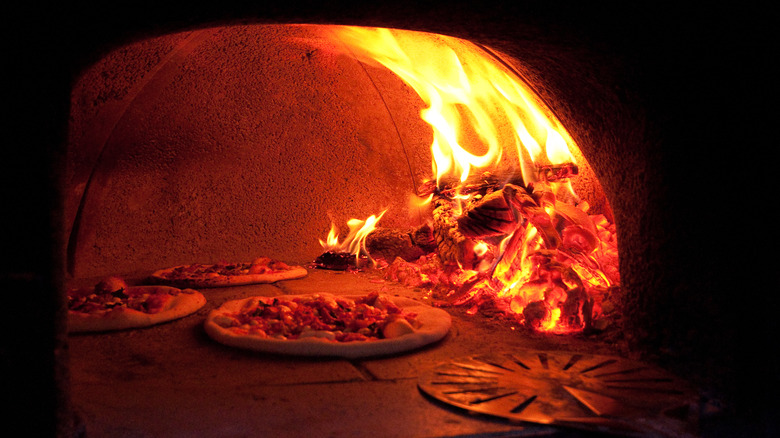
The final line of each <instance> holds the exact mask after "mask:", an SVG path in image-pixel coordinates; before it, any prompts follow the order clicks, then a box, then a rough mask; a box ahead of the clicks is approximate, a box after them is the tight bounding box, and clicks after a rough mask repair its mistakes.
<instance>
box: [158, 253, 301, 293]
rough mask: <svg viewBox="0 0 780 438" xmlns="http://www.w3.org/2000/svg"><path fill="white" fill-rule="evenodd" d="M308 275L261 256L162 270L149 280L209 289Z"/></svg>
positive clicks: (170, 284)
mask: <svg viewBox="0 0 780 438" xmlns="http://www.w3.org/2000/svg"><path fill="white" fill-rule="evenodd" d="M307 274H308V271H306V268H304V267H302V266H295V265H288V264H287V263H284V262H282V261H279V260H274V259H272V258H270V257H260V258H257V259H255V260H253V261H252V262H251V263H215V264H200V263H193V264H189V265H182V266H176V267H173V268H167V269H161V270H159V271H157V272H154V273H153V274H152V275H151V278H150V280H152V281H153V282H154V283H156V284H165V285H168V286H175V287H192V288H206V287H227V286H242V285H246V284H256V283H274V282H277V281H281V280H292V279H295V278H301V277H305V276H306V275H307Z"/></svg>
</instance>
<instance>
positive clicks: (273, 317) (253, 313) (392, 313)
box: [214, 293, 417, 342]
mask: <svg viewBox="0 0 780 438" xmlns="http://www.w3.org/2000/svg"><path fill="white" fill-rule="evenodd" d="M214 322H215V323H216V324H217V325H219V326H221V327H223V328H226V329H229V330H231V331H232V332H234V333H236V334H239V335H254V336H259V337H262V338H278V339H301V338H322V339H324V340H331V341H336V342H351V341H371V340H379V339H387V338H392V337H398V336H402V335H404V334H407V333H412V332H414V330H415V329H414V326H415V325H416V324H417V322H416V315H415V314H414V313H409V312H404V311H403V310H402V309H401V308H399V307H398V306H396V305H395V304H393V303H392V302H391V301H389V300H388V299H387V298H385V297H382V296H380V295H379V294H378V293H372V294H369V295H368V296H365V297H362V298H358V299H348V298H344V297H334V296H327V295H311V296H306V297H294V298H291V299H285V298H263V297H258V299H257V300H252V301H250V302H248V304H247V306H245V307H244V308H243V309H241V310H239V311H237V312H230V313H225V314H222V315H220V316H218V317H215V318H214Z"/></svg>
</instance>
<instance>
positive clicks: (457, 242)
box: [433, 198, 469, 264]
mask: <svg viewBox="0 0 780 438" xmlns="http://www.w3.org/2000/svg"><path fill="white" fill-rule="evenodd" d="M433 235H434V237H435V239H436V247H437V249H438V251H439V257H440V258H441V260H442V262H443V263H445V264H447V263H453V264H458V263H461V262H462V261H463V259H464V257H463V254H464V253H465V250H464V248H463V247H464V246H465V245H467V243H468V242H469V239H467V238H466V236H464V235H463V233H461V232H460V230H459V229H458V222H457V218H456V217H455V213H454V207H453V202H452V201H450V200H448V199H444V198H440V199H436V200H434V208H433Z"/></svg>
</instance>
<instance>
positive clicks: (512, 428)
mask: <svg viewBox="0 0 780 438" xmlns="http://www.w3.org/2000/svg"><path fill="white" fill-rule="evenodd" d="M82 281H83V282H85V283H87V284H90V282H91V280H82ZM372 291H380V292H381V293H385V294H389V295H397V296H405V297H410V298H414V299H418V300H419V301H422V302H425V300H424V299H423V296H424V292H423V291H421V290H415V289H409V288H405V287H403V286H400V285H398V284H395V283H391V282H384V281H381V280H379V279H377V278H371V277H370V276H368V275H364V274H353V273H347V272H338V271H323V270H310V273H309V275H308V276H307V277H306V278H303V279H298V280H291V281H284V282H279V283H275V284H272V285H253V286H242V287H232V288H217V289H203V290H202V292H203V293H204V295H205V296H206V298H207V300H208V303H207V304H206V306H205V307H204V308H202V309H201V310H200V311H198V312H197V313H195V314H193V315H190V316H188V317H185V318H182V319H179V320H176V321H173V322H169V323H166V324H161V325H158V326H154V327H150V328H146V329H140V330H126V331H119V332H113V333H102V334H89V335H74V336H70V338H69V354H70V373H71V390H72V402H73V405H74V408H75V410H76V413H77V415H78V416H79V418H80V421H81V422H82V425H83V427H84V430H85V434H86V438H91V437H115V438H122V437H128V438H137V437H271V436H274V437H276V436H279V437H288V436H289V437H315V436H316V437H371V438H384V437H465V436H469V437H471V436H485V437H509V436H512V437H514V436H567V437H569V436H583V435H585V434H584V433H581V432H577V431H571V430H559V429H555V428H551V427H549V426H543V425H534V424H528V423H517V422H511V421H508V420H504V419H500V418H492V417H487V416H483V415H475V414H471V413H468V412H465V411H462V410H459V409H457V408H454V407H450V406H446V405H443V404H442V403H440V402H438V401H435V400H432V399H430V398H428V397H427V396H426V395H424V394H423V393H422V392H420V390H419V389H418V387H417V377H418V371H419V370H424V369H428V368H430V367H433V366H435V365H436V364H438V363H440V362H443V361H447V360H449V359H452V358H457V357H462V356H471V355H475V354H482V353H491V352H496V351H511V350H513V349H542V350H566V351H578V352H590V353H594V354H614V353H613V352H612V351H609V348H610V347H609V346H605V345H601V344H599V343H594V342H593V341H592V340H587V339H582V338H577V337H561V336H541V335H539V336H531V337H529V336H528V335H527V334H522V333H521V331H519V330H513V329H512V328H511V327H510V326H508V325H506V324H505V323H503V322H501V321H499V320H498V319H493V318H488V317H485V316H481V315H467V314H466V313H465V312H463V310H460V309H452V308H447V310H448V311H449V312H450V314H451V315H452V317H453V325H452V329H451V331H450V334H449V335H448V336H447V337H446V338H444V339H443V340H442V341H440V342H439V343H437V344H434V345H431V346H428V347H425V348H422V349H419V350H416V351H412V352H409V353H406V354H400V355H395V356H390V357H378V358H370V359H361V360H344V359H337V358H296V357H284V356H273V355H268V354H261V353H256V352H250V351H244V350H238V349H233V348H229V347H226V346H223V345H221V344H218V343H216V342H214V341H213V340H211V339H210V338H209V337H208V336H207V335H206V333H205V332H204V330H203V321H204V319H205V317H206V315H207V314H208V312H209V311H210V310H211V309H213V308H215V307H218V306H219V305H221V304H222V303H224V302H225V301H228V300H233V299H238V298H243V297H247V296H251V295H264V296H276V295H284V294H289V295H293V294H305V293H315V292H330V293H335V294H344V295H346V294H363V293H369V292H372Z"/></svg>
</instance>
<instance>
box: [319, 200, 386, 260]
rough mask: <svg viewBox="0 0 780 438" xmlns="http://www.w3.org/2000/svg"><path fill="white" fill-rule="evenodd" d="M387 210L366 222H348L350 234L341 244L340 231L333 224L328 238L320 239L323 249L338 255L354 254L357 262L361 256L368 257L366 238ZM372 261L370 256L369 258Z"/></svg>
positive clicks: (359, 220) (372, 216) (370, 217)
mask: <svg viewBox="0 0 780 438" xmlns="http://www.w3.org/2000/svg"><path fill="white" fill-rule="evenodd" d="M385 212H387V210H384V211H383V212H382V213H380V214H379V215H371V216H369V217H368V218H367V219H365V220H361V219H355V218H352V219H350V220H348V221H347V226H348V227H349V234H347V237H346V238H345V239H344V241H343V242H339V237H338V236H339V230H338V228H337V227H336V225H335V224H331V226H330V231H329V232H328V236H327V237H326V239H325V240H324V241H323V240H322V239H319V241H320V245H322V249H323V250H325V251H330V252H336V253H349V254H354V255H355V259H356V261H357V260H358V259H359V258H360V255H361V254H366V255H368V250H367V249H366V238H367V237H368V235H369V234H371V232H372V231H374V230H375V229H376V224H377V223H378V222H379V220H380V219H381V218H382V216H384V214H385ZM369 259H370V256H369ZM372 261H373V259H372Z"/></svg>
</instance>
